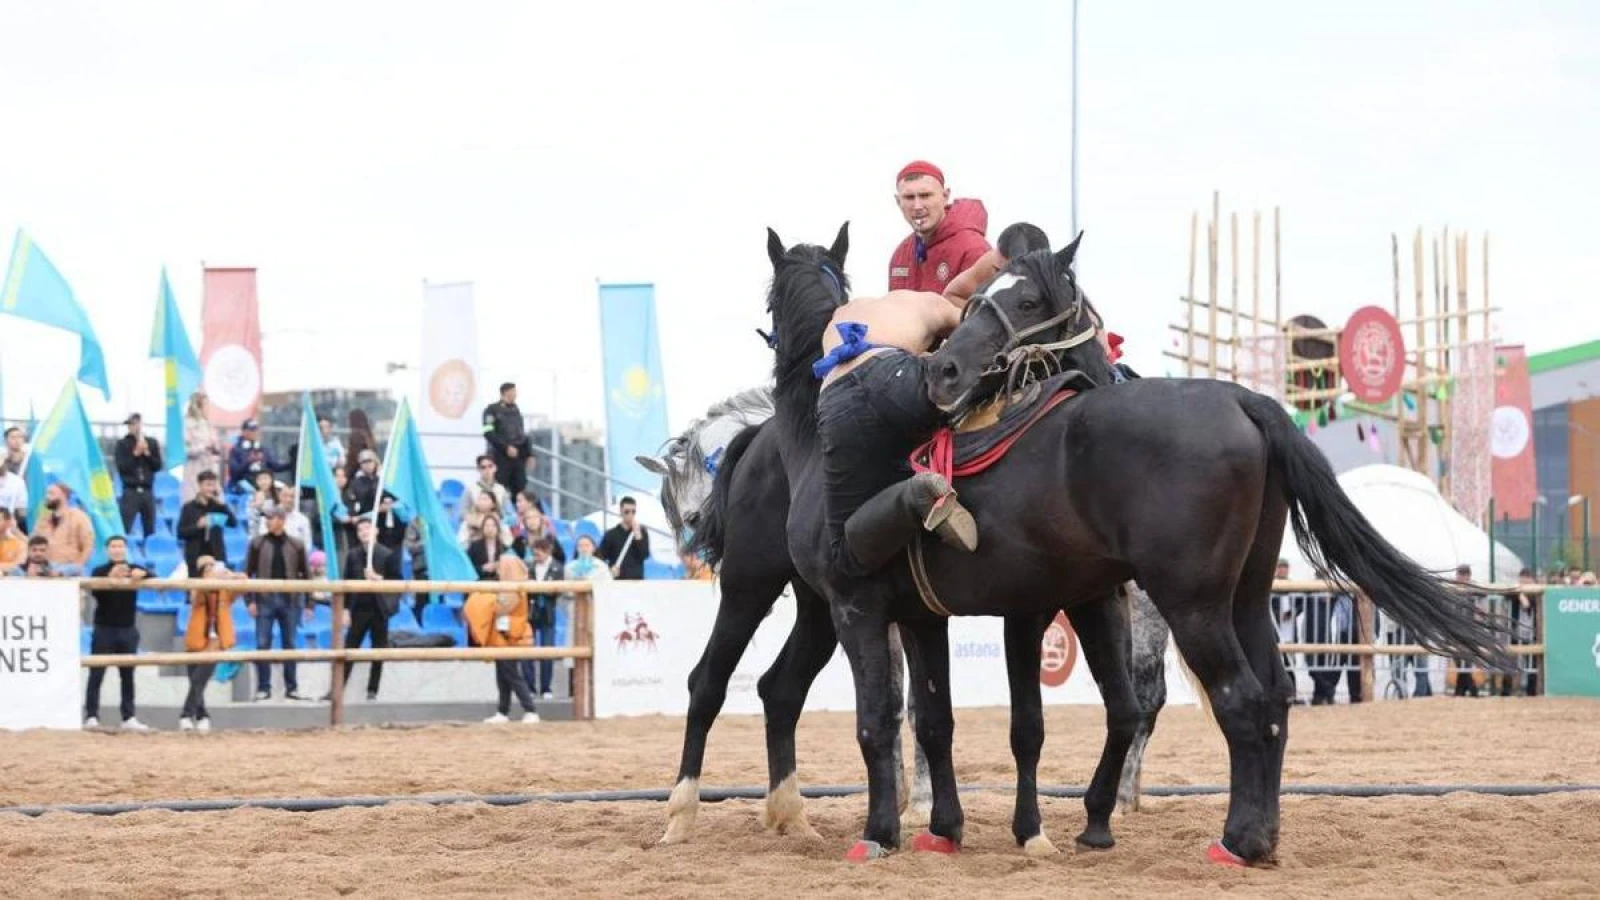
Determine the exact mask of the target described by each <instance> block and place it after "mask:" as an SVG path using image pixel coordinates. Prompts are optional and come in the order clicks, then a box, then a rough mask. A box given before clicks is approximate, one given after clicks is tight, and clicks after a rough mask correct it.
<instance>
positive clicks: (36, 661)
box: [0, 578, 83, 731]
mask: <svg viewBox="0 0 1600 900" xmlns="http://www.w3.org/2000/svg"><path fill="white" fill-rule="evenodd" d="M78 649H79V645H78V583H77V582H76V581H69V580H66V579H27V578H4V579H0V698H3V699H0V728H4V729H8V730H12V731H15V730H19V729H24V728H71V729H76V728H78V726H79V719H78V712H79V710H80V708H81V706H82V699H83V698H82V697H81V696H80V695H79V694H78V685H79V674H78V668H79V665H80V660H79V659H78Z"/></svg>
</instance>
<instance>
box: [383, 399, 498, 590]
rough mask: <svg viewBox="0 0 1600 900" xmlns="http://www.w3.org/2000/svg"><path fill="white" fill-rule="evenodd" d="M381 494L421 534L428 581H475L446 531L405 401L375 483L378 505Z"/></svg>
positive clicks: (446, 521)
mask: <svg viewBox="0 0 1600 900" xmlns="http://www.w3.org/2000/svg"><path fill="white" fill-rule="evenodd" d="M385 491H388V492H389V493H390V494H393V495H394V500H395V511H396V512H397V513H399V515H400V518H402V519H405V520H407V521H415V522H416V523H417V528H418V529H419V530H421V532H422V546H423V552H424V553H425V554H426V556H427V560H428V578H429V580H431V581H477V580H478V573H477V571H475V570H474V569H473V568H472V561H471V560H470V559H468V558H467V552H466V551H465V550H463V549H461V545H460V544H457V543H456V535H455V530H454V529H452V528H451V527H450V520H449V519H448V518H446V517H445V514H444V506H443V505H441V504H440V503H439V492H438V490H437V489H436V488H435V487H434V486H433V473H432V472H430V471H428V459H427V457H426V456H424V455H423V453H422V437H421V436H420V435H418V434H417V423H416V420H415V419H413V418H412V417H411V406H410V404H408V403H407V402H406V401H405V400H401V401H400V408H399V409H398V410H396V411H395V414H394V430H393V432H391V433H390V435H389V448H388V450H387V451H385V453H384V455H383V473H382V475H380V476H379V479H378V498H379V500H380V502H381V500H382V498H383V493H384V492H385Z"/></svg>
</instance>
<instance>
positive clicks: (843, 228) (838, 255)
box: [828, 221, 850, 269]
mask: <svg viewBox="0 0 1600 900" xmlns="http://www.w3.org/2000/svg"><path fill="white" fill-rule="evenodd" d="M849 252H850V223H849V221H846V222H845V223H844V224H843V225H840V226H839V234H838V235H837V236H836V237H835V238H834V239H833V246H832V247H829V248H828V256H829V257H831V258H832V259H833V261H834V262H835V263H836V264H838V266H839V268H841V269H842V268H844V258H845V255H846V254H848V253H849Z"/></svg>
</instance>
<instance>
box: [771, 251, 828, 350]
mask: <svg viewBox="0 0 1600 900" xmlns="http://www.w3.org/2000/svg"><path fill="white" fill-rule="evenodd" d="M813 265H815V266H816V267H817V268H818V269H821V270H822V274H823V277H824V283H825V284H827V286H828V293H829V295H831V296H832V298H833V306H834V308H835V309H838V308H839V307H841V306H843V305H845V304H846V303H849V302H850V295H849V294H848V293H846V292H845V289H844V282H843V281H841V280H840V279H839V273H838V272H835V271H834V270H833V265H832V263H831V262H821V263H813ZM756 334H758V335H760V337H761V340H762V342H763V343H765V344H766V345H767V349H768V350H772V351H776V350H777V349H778V333H777V332H776V331H773V332H771V333H768V332H767V331H766V330H764V329H761V328H757V329H756Z"/></svg>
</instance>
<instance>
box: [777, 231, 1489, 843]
mask: <svg viewBox="0 0 1600 900" xmlns="http://www.w3.org/2000/svg"><path fill="white" fill-rule="evenodd" d="M845 244H846V237H845V232H844V230H843V229H841V232H840V237H839V239H838V240H837V241H836V242H835V245H834V247H833V248H831V249H829V250H824V249H823V248H820V247H814V246H806V245H801V246H797V247H795V248H792V249H790V250H787V251H785V250H784V249H783V247H782V244H781V242H780V241H778V240H777V238H776V235H772V234H770V233H769V255H770V256H771V257H772V258H773V263H774V269H775V276H774V281H773V288H772V291H771V293H770V294H769V300H768V304H769V309H770V311H771V314H772V320H773V328H774V338H775V343H776V344H777V351H778V354H777V355H778V361H777V366H776V374H777V388H776V394H775V397H776V405H777V415H776V418H775V422H777V423H778V424H779V426H780V427H779V429H778V435H779V438H780V441H781V443H782V446H781V447H780V449H779V453H780V455H781V456H782V458H783V461H784V468H785V469H786V471H787V474H788V480H789V484H790V492H791V497H793V498H797V499H798V498H802V497H803V498H815V497H817V496H820V495H821V471H820V470H821V466H820V453H819V450H818V447H817V439H816V429H815V411H816V399H817V385H816V382H815V380H814V379H813V378H812V377H811V374H810V366H811V363H812V362H813V361H814V360H816V359H817V358H819V356H820V347H821V336H822V332H823V330H824V328H825V327H826V326H827V323H828V321H829V319H830V317H831V315H832V313H833V311H834V309H836V308H837V306H838V305H839V304H840V303H841V302H842V301H843V298H842V297H841V296H840V295H839V291H838V290H837V289H836V286H835V285H836V282H837V278H836V275H835V274H834V271H833V270H834V269H837V268H842V263H843V256H844V252H843V249H844V245H845ZM1076 246H1077V242H1076V241H1074V242H1073V244H1072V245H1071V246H1069V247H1067V248H1066V249H1065V250H1063V251H1061V252H1060V253H1055V254H1052V253H1050V252H1048V251H1044V252H1039V253H1034V254H1029V255H1027V256H1024V257H1021V258H1019V259H1017V260H1015V261H1013V262H1012V263H1011V264H1010V265H1009V266H1008V267H1007V269H1006V270H1005V271H1004V272H1003V273H1002V274H1001V275H999V276H998V277H997V278H996V279H995V280H994V281H993V282H992V283H991V285H990V286H989V289H988V292H987V293H986V294H980V295H979V296H978V297H975V298H974V299H973V301H972V303H971V304H970V305H969V306H968V310H967V316H966V319H965V321H964V322H963V324H962V326H961V327H960V328H959V329H957V331H956V333H955V334H954V335H953V336H952V337H951V338H950V340H949V341H948V342H947V343H946V345H945V347H944V348H943V349H941V350H940V351H939V353H937V354H935V355H934V356H933V357H932V358H931V359H930V360H929V361H928V363H927V365H926V366H925V367H924V369H925V372H926V378H927V381H928V386H929V391H930V396H931V397H932V398H933V399H934V400H935V401H936V402H937V403H939V404H940V405H941V406H942V407H943V408H945V409H946V410H947V411H948V412H952V413H958V412H960V411H961V410H962V409H964V408H966V407H967V406H968V405H970V404H971V403H973V402H974V401H976V400H977V399H979V398H981V397H982V396H983V395H984V394H985V393H986V392H987V391H988V390H989V389H991V388H997V387H998V385H999V384H1000V383H1002V382H1003V380H1004V379H1006V377H1007V376H1008V375H1010V374H1016V373H1018V372H1020V369H1019V368H1018V367H1019V366H1028V365H1030V364H1032V363H1035V362H1045V363H1047V364H1050V365H1052V366H1054V367H1056V368H1065V367H1070V368H1075V369H1078V370H1081V371H1082V372H1084V373H1085V374H1086V375H1087V376H1088V377H1089V378H1090V379H1091V380H1092V381H1095V382H1098V383H1105V382H1109V381H1111V380H1112V379H1111V370H1110V363H1109V361H1108V360H1107V358H1106V356H1105V353H1104V351H1103V350H1102V349H1101V348H1100V346H1099V344H1098V343H1097V342H1095V341H1094V340H1093V339H1092V336H1093V333H1094V331H1093V330H1094V328H1095V325H1096V318H1095V314H1094V312H1093V309H1092V307H1091V306H1090V305H1089V303H1088V302H1087V300H1086V298H1085V297H1084V295H1083V293H1082V292H1081V290H1079V288H1078V285H1077V283H1076V280H1075V278H1074V276H1073V274H1072V271H1071V262H1072V258H1073V255H1074V253H1075V251H1076ZM1013 386H1014V385H1013ZM960 490H961V495H962V499H963V502H964V503H965V504H966V505H967V506H968V508H969V509H971V510H972V511H973V512H974V514H975V515H976V517H977V519H978V525H979V529H980V532H981V533H982V535H983V540H982V542H981V545H980V546H979V547H978V549H977V550H976V551H975V552H973V553H958V552H956V551H952V550H948V549H946V548H944V547H943V546H942V545H941V544H940V543H939V542H936V541H930V542H927V544H926V545H924V546H922V555H923V557H924V559H925V561H926V569H927V572H928V573H929V576H930V581H931V583H932V585H933V586H934V587H935V589H936V590H937V592H938V594H939V595H940V596H941V597H942V599H943V605H944V606H945V607H947V608H948V609H949V610H950V611H951V612H952V613H954V614H956V615H1002V616H1007V617H1020V616H1022V615H1026V614H1030V613H1031V614H1044V613H1046V612H1048V611H1050V610H1053V609H1054V608H1056V607H1057V606H1059V605H1061V604H1062V598H1067V601H1066V602H1067V605H1068V609H1069V610H1070V614H1072V615H1073V624H1074V626H1075V628H1076V629H1077V630H1078V632H1079V635H1080V638H1082V641H1083V646H1084V655H1085V658H1086V660H1087V661H1088V663H1089V665H1090V667H1091V669H1092V670H1093V671H1094V673H1095V675H1096V676H1097V678H1099V679H1100V680H1101V683H1102V685H1103V686H1105V687H1104V689H1103V694H1104V699H1105V702H1106V708H1107V709H1106V712H1107V725H1108V729H1107V739H1106V747H1105V753H1104V754H1103V756H1102V760H1101V764H1100V766H1099V768H1097V770H1096V772H1095V775H1094V777H1093V779H1092V781H1091V784H1090V787H1089V791H1088V793H1089V795H1090V796H1089V797H1086V799H1085V805H1086V808H1088V810H1089V813H1090V822H1089V828H1088V829H1087V830H1086V832H1085V835H1084V836H1083V837H1081V838H1080V840H1081V841H1084V842H1085V843H1089V844H1091V845H1096V844H1099V845H1108V844H1109V843H1110V832H1109V825H1108V822H1107V820H1108V817H1109V813H1110V810H1111V806H1112V803H1113V802H1114V793H1115V782H1116V779H1117V776H1118V774H1119V771H1120V768H1121V764H1122V759H1123V756H1124V754H1125V753H1126V751H1127V748H1128V744H1129V742H1130V741H1131V739H1132V735H1133V732H1134V729H1135V728H1136V725H1137V719H1138V713H1139V711H1138V707H1137V703H1136V702H1135V700H1134V698H1133V696H1132V693H1131V690H1128V687H1127V680H1126V677H1125V673H1126V671H1127V658H1126V657H1127V648H1126V645H1125V644H1124V643H1122V642H1118V641H1099V640H1096V637H1097V636H1102V635H1105V634H1109V633H1114V632H1115V631H1116V629H1115V628H1112V627H1109V626H1107V625H1106V624H1105V623H1106V620H1107V619H1108V617H1112V616H1116V615H1118V614H1119V611H1125V610H1126V606H1125V605H1124V604H1121V603H1117V602H1114V601H1113V598H1114V595H1115V592H1116V589H1117V587H1118V586H1119V585H1122V584H1123V583H1125V582H1127V581H1129V580H1133V579H1137V580H1138V582H1139V583H1140V584H1141V585H1142V586H1143V587H1144V588H1145V589H1146V590H1147V591H1148V592H1149V593H1150V595H1151V597H1152V599H1153V600H1154V602H1155V604H1156V606H1157V608H1158V609H1160V611H1161V613H1162V615H1163V617H1164V618H1165V619H1166V620H1167V622H1168V624H1169V625H1170V626H1171V627H1172V631H1173V635H1174V637H1175V638H1176V639H1177V642H1178V647H1179V649H1180V651H1181V652H1182V654H1183V655H1184V657H1185V658H1186V660H1187V661H1188V663H1189V665H1190V666H1191V668H1193V670H1194V671H1195V673H1196V675H1197V676H1198V677H1199V679H1200V681H1201V683H1202V684H1203V685H1204V686H1205V688H1206V691H1207V694H1208V696H1209V699H1210V702H1211V706H1212V709H1213V711H1214V713H1215V715H1216V718H1217V720H1218V722H1219V724H1220V726H1221V728H1222V731H1223V733H1224V735H1225V737H1226V739H1227V742H1228V747H1229V755H1230V761H1231V776H1230V788H1231V799H1230V805H1229V810H1228V816H1227V822H1226V825H1225V827H1224V831H1223V837H1222V840H1221V841H1220V842H1218V843H1216V844H1214V845H1213V847H1212V850H1211V853H1212V856H1213V858H1214V859H1218V860H1219V861H1235V862H1237V861H1243V862H1259V861H1265V860H1269V859H1271V858H1272V857H1273V855H1274V853H1275V850H1276V846H1277V840H1278V832H1279V810H1278V806H1279V804H1278V795H1279V789H1280V783H1281V777H1282V764H1283V750H1284V745H1285V741H1286V739H1287V736H1288V731H1287V726H1288V701H1289V699H1290V693H1291V689H1290V685H1289V682H1288V676H1287V673H1286V672H1285V671H1284V669H1283V665H1282V661H1281V659H1280V658H1279V655H1278V653H1277V648H1276V645H1277V636H1276V632H1275V630H1274V629H1273V627H1272V622H1271V617H1270V615H1269V613H1268V606H1267V604H1268V596H1269V591H1270V587H1271V582H1272V575H1273V569H1274V566H1275V564H1276V560H1277V555H1278V550H1279V546H1280V543H1281V541H1282V536H1283V529H1284V523H1285V521H1286V520H1288V521H1290V522H1291V523H1292V525H1293V527H1294V531H1295V536H1296V539H1297V541H1298V542H1299V543H1300V545H1301V547H1302V549H1303V550H1304V551H1305V552H1306V555H1307V557H1308V558H1309V559H1311V560H1313V562H1318V563H1324V565H1323V568H1324V569H1325V570H1326V571H1327V572H1329V573H1330V576H1331V577H1332V578H1334V579H1335V580H1337V581H1340V582H1342V583H1343V586H1344V587H1346V588H1347V589H1350V590H1355V589H1357V588H1359V589H1360V590H1363V591H1364V592H1365V593H1366V594H1367V595H1368V596H1369V597H1370V598H1371V599H1372V601H1373V602H1374V603H1375V604H1376V605H1377V606H1378V607H1379V608H1381V609H1383V610H1385V611H1386V612H1388V613H1389V614H1390V615H1391V616H1392V617H1393V618H1395V619H1396V620H1397V621H1399V622H1401V623H1402V624H1404V625H1406V626H1408V627H1409V628H1411V629H1412V631H1413V633H1414V634H1416V635H1417V636H1418V638H1419V640H1421V642H1422V643H1424V644H1426V645H1427V646H1429V648H1430V649H1432V650H1434V651H1436V652H1440V653H1444V654H1448V655H1451V656H1456V657H1460V658H1466V659H1470V660H1473V661H1475V662H1479V663H1481V664H1484V665H1486V666H1490V667H1504V666H1507V665H1509V658H1508V656H1507V655H1506V653H1505V650H1504V647H1503V644H1502V643H1501V641H1500V639H1499V637H1498V636H1497V635H1496V633H1495V630H1494V628H1493V627H1492V623H1491V622H1489V621H1487V620H1486V619H1485V618H1484V617H1483V616H1481V615H1480V614H1479V613H1477V612H1476V611H1475V609H1474V608H1473V607H1472V605H1471V604H1467V603H1463V602H1462V601H1461V600H1460V599H1459V598H1458V596H1457V595H1456V594H1454V593H1453V592H1452V591H1451V589H1450V588H1449V587H1448V586H1447V584H1446V583H1445V582H1443V581H1441V580H1439V579H1438V578H1436V577H1434V576H1433V575H1431V574H1429V573H1428V572H1426V571H1424V570H1423V569H1422V568H1421V567H1419V566H1418V565H1416V563H1414V562H1413V561H1411V560H1410V559H1408V558H1406V557H1405V556H1403V555H1402V554H1401V553H1399V552H1398V551H1397V550H1395V549H1394V548H1393V547H1392V546H1391V545H1389V544H1388V543H1387V542H1386V541H1384V540H1383V538H1382V537H1381V536H1380V535H1379V534H1378V533H1377V532H1376V530H1374V529H1373V528H1372V526H1371V524H1370V523H1368V522H1367V521H1366V519H1365V518H1364V517H1363V516H1362V515H1361V513H1360V512H1359V510H1357V509H1356V507H1355V506H1354V505H1353V504H1352V503H1351V502H1350V500H1349V498H1348V497H1346V496H1345V495H1344V493H1343V491H1342V490H1341V489H1340V488H1339V485H1338V482H1337V481H1336V480H1335V478H1334V474H1333V471H1332V469H1331V468H1330V467H1329V465H1328V463H1327V461H1326V460H1325V459H1324V458H1323V456H1322V455H1321V452H1320V451H1319V450H1318V449H1317V448H1316V447H1315V446H1314V445H1313V444H1311V443H1310V441H1308V440H1307V439H1306V438H1305V437H1304V436H1303V435H1301V434H1300V433H1299V432H1298V430H1297V429H1296V428H1295V427H1294V425H1293V423H1292V422H1291V421H1290V419H1289V417H1288V416H1287V414H1286V413H1284V411H1283V410H1282V409H1281V408H1280V407H1278V406H1277V405H1276V404H1275V403H1274V402H1273V401H1272V400H1270V399H1269V398H1266V397H1264V396H1261V395H1258V394H1254V393H1252V392H1250V391H1248V390H1246V389H1244V388H1241V387H1239V386H1236V385H1231V384H1225V383H1222V382H1215V381H1201V380H1169V379H1149V380H1141V381H1131V382H1128V383H1125V384H1118V385H1112V386H1108V387H1103V388H1097V389H1095V390H1090V391H1086V392H1084V393H1083V394H1081V395H1080V396H1078V397H1076V398H1074V399H1072V400H1070V401H1068V402H1066V403H1064V404H1062V405H1060V406H1058V407H1056V408H1055V410H1054V411H1053V412H1051V413H1050V414H1048V415H1046V416H1044V417H1043V418H1042V419H1040V420H1039V421H1038V422H1037V424H1035V425H1034V426H1033V427H1032V428H1031V429H1029V430H1027V431H1026V432H1024V433H1023V434H1022V435H1021V437H1020V438H1018V440H1017V441H1016V442H1015V443H1014V444H1013V445H1012V448H1011V450H1010V452H1009V454H1008V455H1007V457H1006V458H1005V460H1003V461H1002V462H1001V463H1000V464H997V465H995V466H993V467H991V468H989V469H987V470H985V471H984V472H982V473H980V474H977V475H974V476H972V477H969V478H965V479H963V480H962V481H961V483H960ZM819 507H820V504H817V503H815V502H799V503H793V504H792V505H791V507H790V511H789V538H790V541H789V543H790V550H791V555H792V556H793V558H794V560H795V562H796V564H797V566H798V568H799V569H800V570H801V572H802V573H803V574H805V575H806V576H807V578H808V580H810V579H813V578H814V579H815V580H814V582H813V583H817V584H823V585H825V586H826V588H827V590H826V593H827V594H828V599H829V601H830V604H831V606H832V612H833V619H834V624H835V626H836V631H837V633H838V636H839V640H840V643H841V644H842V645H843V646H844V647H845V650H846V653H847V655H848V656H849V658H850V662H851V668H852V671H853V674H854V677H855V682H856V709H857V725H858V732H857V734H858V739H859V741H860V743H861V747H862V752H863V758H864V760H865V762H866V765H867V778H868V785H869V798H868V813H867V822H866V829H865V834H864V841H863V844H869V842H876V843H877V844H879V845H882V846H887V847H893V846H896V845H898V842H899V832H898V826H899V821H898V817H897V816H896V815H895V814H894V810H895V806H894V799H895V798H894V792H893V778H892V773H891V772H890V771H889V770H888V766H889V761H890V753H889V746H888V745H889V742H890V741H891V740H892V739H893V731H892V724H893V723H892V719H891V717H890V715H889V712H888V708H887V704H886V702H885V700H884V697H885V695H886V693H887V689H886V684H887V677H888V673H887V661H886V657H887V650H886V647H885V632H886V625H887V622H888V621H898V622H900V623H901V627H902V631H903V633H904V634H905V636H906V644H907V649H908V651H909V655H910V657H911V671H912V681H913V684H914V686H915V688H916V690H917V691H918V693H917V703H918V711H919V713H920V715H919V722H918V729H917V730H918V739H919V741H921V743H922V744H923V746H924V748H925V750H926V751H927V753H928V761H929V767H930V770H931V773H932V779H933V813H932V816H931V820H930V830H931V832H932V834H933V835H934V836H935V837H936V838H943V839H946V840H948V841H953V842H959V840H960V836H961V825H962V816H961V810H960V801H959V797H958V796H957V794H956V789H955V787H956V786H955V777H954V771H953V768H952V765H951V759H950V754H949V746H950V741H951V718H950V705H949V690H948V687H949V685H948V680H949V668H948V641H947V639H946V633H945V628H944V620H943V619H941V618H939V617H937V616H934V615H932V614H931V613H929V612H928V610H927V609H926V608H925V606H924V604H923V603H922V602H921V601H920V599H919V596H918V594H917V593H916V592H915V591H914V590H907V588H906V582H907V581H908V580H909V578H908V577H907V576H906V575H905V574H904V573H903V572H901V571H900V569H899V567H894V566H891V567H889V570H888V571H885V572H884V573H883V574H882V575H881V576H879V577H877V578H875V579H873V580H871V581H869V582H866V583H864V584H859V585H858V584H852V585H851V590H850V594H849V595H848V596H846V595H844V594H842V593H841V592H839V591H838V590H837V589H836V586H835V585H833V584H832V583H831V582H830V581H829V579H828V578H827V577H825V576H826V574H827V573H826V559H825V546H824V542H823V541H822V538H821V535H822V517H821V510H820V508H819ZM907 537H908V540H910V539H917V540H919V541H920V538H919V537H917V535H916V532H915V531H914V530H913V531H912V532H911V533H909V534H908V536H907ZM1086 624H1087V625H1088V626H1089V627H1085V626H1086ZM1124 629H1125V626H1124ZM1118 673H1122V674H1123V677H1122V678H1121V679H1120V684H1118V682H1119V679H1118V677H1117V675H1118ZM1013 737H1014V743H1015V735H1014V736H1013ZM1019 799H1020V798H1019ZM860 846H861V845H858V849H859V848H860ZM869 846H870V844H869ZM857 855H860V854H857Z"/></svg>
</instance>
